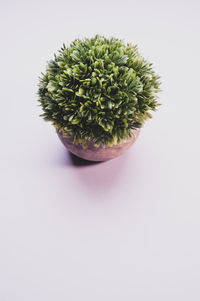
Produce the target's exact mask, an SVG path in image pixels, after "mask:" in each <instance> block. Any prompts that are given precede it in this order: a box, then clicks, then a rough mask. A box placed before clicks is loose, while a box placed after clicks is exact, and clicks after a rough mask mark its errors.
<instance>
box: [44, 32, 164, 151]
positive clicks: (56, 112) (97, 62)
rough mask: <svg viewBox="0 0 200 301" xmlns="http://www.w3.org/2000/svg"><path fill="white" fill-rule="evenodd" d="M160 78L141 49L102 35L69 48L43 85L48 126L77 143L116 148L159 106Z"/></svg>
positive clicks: (57, 59) (61, 52) (54, 63)
mask: <svg viewBox="0 0 200 301" xmlns="http://www.w3.org/2000/svg"><path fill="white" fill-rule="evenodd" d="M158 80H159V76H157V75H155V73H154V71H153V70H152V64H150V63H148V62H147V61H146V60H145V59H144V58H143V57H141V56H140V54H139V52H138V49H137V46H133V45H131V44H127V45H125V44H123V42H122V41H121V40H118V39H116V38H111V39H107V38H105V37H103V36H99V35H96V36H95V37H93V38H92V39H87V38H85V39H83V40H79V39H76V40H74V41H73V42H72V43H71V45H70V46H69V47H66V46H65V45H63V47H62V48H61V50H59V51H58V54H57V55H55V58H54V60H51V61H50V62H49V63H48V66H47V69H46V73H45V74H42V78H40V83H39V91H38V94H39V97H40V98H39V102H40V104H41V106H42V109H43V111H44V113H43V114H42V115H41V116H43V117H44V119H45V120H48V121H51V122H52V123H53V125H54V126H55V127H56V129H57V131H62V132H63V134H64V135H65V136H73V138H74V142H75V143H78V142H80V143H83V145H85V143H86V140H88V139H89V140H92V141H94V142H95V143H96V144H97V145H99V144H100V143H102V144H106V145H112V144H114V143H118V142H120V141H121V140H122V139H126V138H128V137H129V136H131V129H134V128H139V127H141V126H142V125H143V123H144V121H145V120H146V119H148V118H150V117H151V114H150V111H154V110H155V109H156V107H157V106H158V105H159V104H158V102H157V100H156V99H157V97H156V94H157V92H158V91H159V84H160V82H159V81H158Z"/></svg>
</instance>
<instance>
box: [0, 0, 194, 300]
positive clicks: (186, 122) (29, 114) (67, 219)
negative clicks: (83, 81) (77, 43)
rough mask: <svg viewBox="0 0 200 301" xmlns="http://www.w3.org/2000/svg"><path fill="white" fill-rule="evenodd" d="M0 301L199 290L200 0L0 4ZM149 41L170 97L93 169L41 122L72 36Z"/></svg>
mask: <svg viewBox="0 0 200 301" xmlns="http://www.w3.org/2000/svg"><path fill="white" fill-rule="evenodd" d="M0 23H1V24H0V37H1V45H0V52H1V55H0V62H1V63H0V83H1V101H0V108H1V117H0V122H1V127H0V129H1V148H0V151H1V156H0V159H1V163H0V164H1V165H0V167H1V168H0V172H1V179H0V185H1V191H0V194H1V196H0V300H1V301H27V300H28V301H64V300H65V301H66V300H69V301H80V300H81V301H102V300H104V301H133V300H136V301H179V300H180V301H199V300H200V235H199V233H200V188H199V186H200V181H199V170H200V160H199V156H200V142H199V139H200V135H199V132H200V127H199V115H200V96H199V95H200V59H199V57H200V41H199V29H200V2H199V1H198V0H196V1H195V0H190V1H189V0H188V1H184V0H183V1H172V0H171V1H170V0H169V1H145V0H140V1H131V0H130V1H128V0H124V1H117V0H116V1H106V0H102V1H95V0H94V1H89V0H86V1H81V0H75V1H67V0H66V1H59V0H58V1H14V0H13V1H11V0H10V1H3V0H1V2H0ZM96 33H98V34H103V35H105V36H107V37H111V36H115V37H118V38H121V39H124V41H125V42H132V43H133V44H138V45H139V50H140V51H141V53H142V55H143V56H144V57H145V58H147V59H149V60H150V61H151V62H153V63H154V68H155V70H156V72H157V73H159V74H160V75H161V77H162V82H163V84H162V89H163V92H162V93H161V94H160V102H161V103H162V104H163V105H162V107H160V108H159V110H158V111H157V112H156V113H155V114H154V118H153V119H152V120H150V121H149V122H147V123H146V125H145V127H144V128H143V130H142V132H141V135H140V137H139V139H138V141H137V142H136V144H135V145H134V146H133V147H132V148H131V149H130V150H129V151H128V152H127V153H126V154H125V155H123V156H122V157H120V158H117V159H114V160H111V161H109V162H104V163H101V164H90V165H85V164H84V163H83V162H82V161H79V160H76V159H74V158H73V157H71V156H70V155H69V154H68V152H67V151H66V150H65V148H64V147H63V145H62V144H61V142H60V141H59V140H58V137H57V136H56V134H55V130H54V128H53V127H52V126H51V124H49V123H45V122H44V121H43V120H42V118H39V117H38V116H39V114H41V113H42V112H41V109H40V107H39V106H38V103H37V102H36V100H37V85H38V77H39V75H40V72H41V71H44V70H45V66H46V62H47V60H49V59H51V58H53V54H54V52H56V51H57V49H59V48H60V47H61V46H62V43H63V42H64V43H65V44H66V45H68V43H69V42H71V41H72V40H73V39H74V38H76V37H80V38H82V37H91V36H93V35H94V34H96Z"/></svg>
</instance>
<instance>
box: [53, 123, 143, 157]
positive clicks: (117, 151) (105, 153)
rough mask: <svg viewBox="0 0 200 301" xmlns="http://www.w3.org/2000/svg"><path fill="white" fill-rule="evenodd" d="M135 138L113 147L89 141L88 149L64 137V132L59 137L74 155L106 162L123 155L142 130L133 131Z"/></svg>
mask: <svg viewBox="0 0 200 301" xmlns="http://www.w3.org/2000/svg"><path fill="white" fill-rule="evenodd" d="M132 131H133V133H134V135H135V137H130V138H129V139H127V140H123V141H121V142H120V143H118V144H116V145H113V146H102V145H100V146H98V147H97V146H95V145H94V143H93V142H92V141H87V148H83V147H82V145H81V144H80V143H79V144H75V143H73V139H72V138H71V137H63V135H62V132H59V133H58V137H59V138H60V140H61V141H62V143H63V144H64V145H65V147H66V148H67V149H68V150H69V151H70V152H71V153H73V154H74V155H76V156H78V157H80V158H83V159H85V160H89V161H106V160H109V159H113V158H115V157H118V156H120V155H121V154H123V153H124V152H125V151H126V150H127V149H129V148H130V147H131V145H132V144H133V143H134V142H135V141H136V139H137V137H138V135H139V132H140V129H137V130H132Z"/></svg>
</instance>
